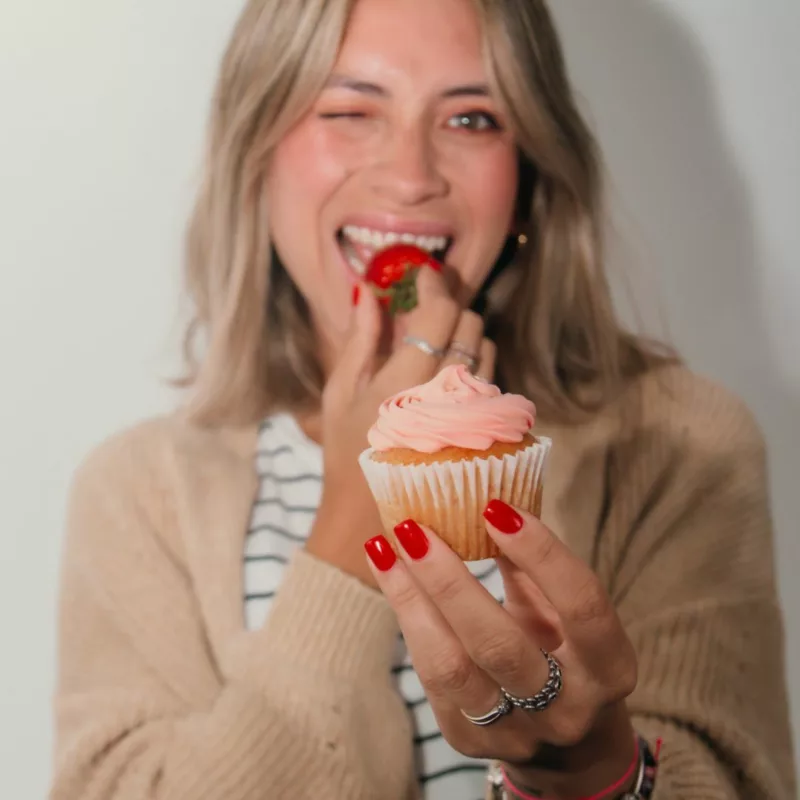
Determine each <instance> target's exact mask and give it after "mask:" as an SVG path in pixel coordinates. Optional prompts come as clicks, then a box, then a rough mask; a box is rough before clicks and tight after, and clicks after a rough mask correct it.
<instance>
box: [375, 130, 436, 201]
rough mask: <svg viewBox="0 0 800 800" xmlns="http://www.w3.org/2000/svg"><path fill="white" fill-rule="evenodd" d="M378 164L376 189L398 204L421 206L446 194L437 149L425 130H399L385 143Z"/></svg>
mask: <svg viewBox="0 0 800 800" xmlns="http://www.w3.org/2000/svg"><path fill="white" fill-rule="evenodd" d="M376 166H377V169H376V170H375V172H374V176H375V177H374V182H375V190H376V192H377V193H378V194H379V195H381V196H383V197H385V198H386V199H387V200H390V201H391V202H393V203H396V204H398V205H406V206H412V205H419V204H420V203H424V202H425V201H427V200H432V199H434V198H436V197H441V196H443V195H445V194H446V193H447V190H448V183H447V180H446V179H445V178H444V176H443V175H442V173H441V171H440V169H439V164H438V157H437V153H436V148H435V146H434V144H433V142H431V141H430V137H428V136H427V135H426V134H425V132H424V131H421V130H409V129H408V128H405V129H401V130H398V131H397V132H396V133H395V134H394V135H393V136H392V137H391V138H390V139H389V140H388V141H387V142H386V143H385V146H384V148H383V152H382V153H381V155H380V158H379V159H378V164H377V165H376Z"/></svg>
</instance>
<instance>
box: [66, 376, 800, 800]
mask: <svg viewBox="0 0 800 800" xmlns="http://www.w3.org/2000/svg"><path fill="white" fill-rule="evenodd" d="M537 430H538V431H539V432H540V433H542V434H545V435H549V436H552V438H553V439H554V448H553V453H552V459H551V463H550V467H549V473H548V478H547V488H546V492H545V503H544V509H543V518H544V521H545V522H546V523H547V524H548V525H549V526H550V527H551V528H552V529H553V530H554V531H555V532H556V533H557V534H558V535H559V536H560V537H561V538H562V539H563V540H564V541H565V542H567V543H568V544H569V545H570V547H571V548H572V549H573V550H574V551H575V552H576V553H577V554H578V555H579V556H580V557H582V558H584V559H585V560H586V561H587V562H588V563H589V564H591V565H592V566H593V568H594V569H595V570H596V572H597V573H598V575H599V576H600V578H601V579H602V581H603V583H604V585H605V586H606V587H607V589H608V591H609V594H610V595H611V597H612V599H613V600H614V603H615V605H616V607H617V609H618V611H619V614H620V616H621V618H622V620H623V623H624V624H625V626H626V629H627V630H628V633H629V635H630V637H631V639H632V641H633V643H634V645H635V647H636V650H637V653H638V657H639V684H638V687H637V689H636V691H635V693H634V694H633V695H632V697H631V698H630V701H629V707H630V709H631V712H632V714H633V715H634V720H635V724H636V726H637V728H638V729H639V730H640V732H641V733H642V734H644V735H645V736H647V737H648V738H649V739H650V740H654V739H655V738H657V737H662V738H663V739H664V747H663V751H662V764H661V769H660V772H659V778H658V784H657V789H656V793H655V798H656V800H678V799H681V800H683V799H684V798H685V800H722V798H725V799H726V800H728V798H742V799H743V800H744V799H745V798H746V800H789V799H790V798H794V797H795V796H796V795H795V783H794V770H793V764H792V756H791V752H792V750H791V736H790V732H789V722H788V708H787V700H786V693H785V676H784V654H783V633H782V622H781V615H780V611H779V608H778V605H777V601H776V590H775V584H774V574H773V551H772V534H771V528H770V519H769V510H768V498H767V490H766V479H765V458H764V448H763V442H762V438H761V436H760V434H759V431H758V429H757V427H756V426H755V424H754V423H753V420H752V418H751V416H750V415H749V413H748V412H747V410H746V409H745V408H744V407H743V406H742V404H741V403H740V402H739V401H737V400H736V399H735V398H733V397H732V396H731V395H730V394H729V393H727V392H726V391H724V390H723V389H721V388H719V387H717V386H716V385H714V384H712V383H710V382H707V381H705V380H702V379H699V378H697V377H696V376H693V375H692V374H690V373H689V372H687V371H685V370H683V369H681V368H677V367H675V368H672V367H671V368H668V369H663V370H660V371H658V372H655V373H652V374H650V375H648V376H647V377H645V378H642V379H640V380H638V381H637V382H635V383H634V384H632V385H631V386H630V387H629V389H628V391H627V392H626V393H625V394H624V396H622V397H621V398H620V399H619V401H618V402H617V403H616V404H615V405H614V406H613V407H610V408H609V409H608V410H607V411H606V412H605V413H603V414H601V415H598V416H597V417H596V418H595V419H593V420H592V421H591V422H589V423H586V424H584V425H580V426H571V427H560V426H548V425H546V424H544V423H542V424H539V425H537ZM255 445H256V429H255V427H253V428H252V429H236V430H234V429H214V430H203V429H200V428H197V427H195V426H193V425H192V424H190V423H188V422H186V421H184V420H182V419H181V418H180V417H178V416H175V417H170V418H167V419H160V420H155V421H151V422H147V423H144V424H142V425H140V426H137V427H136V428H134V429H132V430H130V431H127V432H125V433H123V434H120V435H118V436H116V437H114V438H113V439H111V440H109V441H108V442H106V443H105V444H104V445H102V446H101V447H100V448H98V449H97V450H96V451H95V452H94V453H93V454H92V455H91V456H90V457H89V458H88V459H87V461H86V462H85V463H84V465H83V466H82V468H81V469H80V470H79V471H78V473H77V476H76V479H75V482H74V487H73V491H72V494H71V501H70V508H69V515H68V535H67V540H66V544H65V550H64V559H63V577H62V589H61V602H60V623H59V630H60V634H59V678H58V686H57V692H56V698H55V711H56V727H57V731H56V753H55V778H54V783H53V788H52V792H51V798H52V800H134V798H135V799H136V800H197V798H204V799H207V800H267V798H281V800H283V799H284V798H286V800H291V799H292V798H301V799H302V800H305V798H309V800H310V798H319V797H330V798H347V799H348V800H349V799H350V798H365V799H366V798H368V799H370V800H407V798H410V797H413V796H414V794H415V791H416V789H415V780H414V768H413V763H412V731H411V725H410V721H409V719H408V716H407V712H406V709H405V707H404V705H403V703H402V701H401V699H400V697H399V695H398V694H397V693H396V691H395V690H394V688H393V686H392V684H391V681H390V665H391V661H392V655H393V650H394V646H395V640H396V637H397V626H396V622H395V620H394V615H393V613H392V611H391V609H390V608H389V606H388V605H387V604H386V602H385V601H384V600H383V598H382V597H381V596H380V595H379V594H377V593H376V592H373V591H372V590H370V589H368V588H366V587H364V586H363V585H361V584H360V583H358V581H356V580H355V579H353V578H351V577H349V576H347V575H344V574H343V573H341V572H339V571H338V570H336V569H334V568H333V567H330V566H328V565H326V564H324V563H321V562H319V561H317V560H315V559H314V558H312V557H311V556H309V555H307V554H305V553H304V552H302V551H301V552H300V553H298V554H297V555H296V556H295V558H294V560H293V561H292V563H291V564H290V565H289V567H288V568H287V572H286V575H285V577H284V580H283V582H282V584H281V587H280V591H279V592H278V595H277V597H276V598H275V601H274V604H273V606H272V609H271V612H270V614H269V617H268V619H267V622H266V623H265V625H264V627H263V628H261V629H259V630H257V631H254V632H247V631H245V629H244V625H243V619H242V602H241V598H242V572H241V553H242V547H243V541H244V536H245V534H246V531H247V526H248V516H249V513H250V509H251V506H252V503H253V500H254V496H255V492H256V488H257V487H256V476H255V473H254V469H253V455H254V448H255Z"/></svg>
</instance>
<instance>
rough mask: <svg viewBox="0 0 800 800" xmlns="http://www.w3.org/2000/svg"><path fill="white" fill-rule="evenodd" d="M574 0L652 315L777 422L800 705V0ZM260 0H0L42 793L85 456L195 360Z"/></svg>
mask: <svg viewBox="0 0 800 800" xmlns="http://www.w3.org/2000/svg"><path fill="white" fill-rule="evenodd" d="M554 5H555V6H556V12H557V17H558V19H559V22H560V23H561V25H562V29H563V33H564V37H565V41H566V44H567V50H568V56H569V59H570V63H571V65H572V68H573V73H574V78H575V81H576V84H577V85H578V87H579V89H580V91H581V94H582V95H583V97H584V107H585V108H586V109H587V111H588V112H589V113H590V116H591V118H592V120H593V122H594V124H595V126H596V129H597V130H598V132H599V134H600V137H601V140H602V142H603V144H604V147H605V150H606V155H607V160H608V164H609V169H610V172H611V174H612V176H613V184H612V199H613V205H614V210H615V218H616V221H617V229H618V232H619V236H618V237H617V240H616V241H617V244H615V252H616V255H617V258H616V261H617V262H619V263H626V264H633V265H635V266H634V267H633V272H634V276H633V285H634V289H635V290H636V294H637V295H638V297H639V303H640V307H641V308H642V309H644V316H645V321H646V322H647V323H648V324H647V327H648V328H650V329H654V330H656V331H657V332H658V331H663V330H664V326H663V325H662V320H666V322H667V328H666V329H667V330H668V332H669V333H670V334H671V336H672V338H673V340H674V341H675V342H676V343H677V344H678V345H679V346H680V347H681V348H682V350H683V351H684V353H685V354H686V356H687V357H688V358H689V360H690V362H691V363H692V364H694V365H695V366H696V367H697V368H699V369H701V370H703V371H705V372H707V373H709V374H711V375H713V376H716V377H718V378H720V379H721V380H723V381H724V382H725V383H727V384H728V385H729V386H731V387H732V388H733V389H735V390H736V391H737V392H739V393H740V394H741V395H743V396H744V397H745V398H746V399H747V400H748V402H749V403H750V404H751V406H752V407H753V409H754V410H755V412H756V414H757V416H758V418H759V420H760V421H761V424H762V426H763V427H764V430H765V432H766V434H767V437H768V440H769V444H770V448H771V450H770V452H771V466H772V485H773V489H774V507H775V516H776V521H777V528H778V539H779V555H780V574H781V579H782V591H783V596H784V601H785V605H786V608H787V616H788V623H787V624H788V628H789V635H790V639H789V656H790V665H791V672H792V676H793V677H792V683H793V686H794V711H795V714H794V719H795V721H796V724H797V723H800V677H798V676H800V588H798V583H797V581H796V580H794V573H795V572H796V571H797V570H798V568H800V544H798V537H797V531H798V526H797V523H796V518H797V517H798V515H800V492H798V491H796V489H795V486H794V483H795V479H796V476H797V475H798V474H800V423H799V422H798V411H799V410H800V366H799V365H798V359H797V356H796V353H797V350H798V346H799V345H800V267H798V265H797V254H798V253H800V234H798V227H799V226H798V224H797V221H796V215H797V209H798V200H800V193H799V192H798V188H797V187H798V184H800V156H799V155H798V147H797V141H798V132H799V130H798V129H799V128H800V126H799V125H798V122H799V121H800V120H799V119H798V116H799V115H800V97H798V84H800V49H798V48H797V46H796V41H795V39H796V35H797V32H798V31H800V5H798V4H797V3H795V2H793V0H770V2H769V3H764V2H760V1H759V0H662V2H656V0H603V2H597V0H554ZM238 6H239V4H238V3H235V2H231V3H219V2H213V0H115V2H113V3H108V2H101V1H100V0H79V2H71V3H64V2H63V0H39V2H36V3H31V2H27V0H4V1H3V2H2V3H0V102H2V105H0V278H2V283H0V287H1V288H0V364H1V365H2V372H0V426H2V428H1V430H2V435H1V437H0V536H1V537H2V538H1V539H0V652H2V656H1V657H0V774H2V784H3V796H4V797H9V798H11V797H13V798H15V800H28V799H29V798H30V799H31V800H33V799H34V798H42V797H43V796H44V794H45V791H46V786H47V783H48V780H49V772H50V767H49V760H50V748H51V731H50V710H49V703H50V694H51V690H52V680H53V675H54V621H55V593H56V586H57V575H58V561H59V548H60V541H61V534H62V518H63V510H64V500H65V495H66V489H67V485H68V481H69V476H70V473H71V471H72V469H73V468H74V466H75V464H76V463H77V461H78V460H79V459H80V457H81V456H82V455H83V454H84V453H85V452H86V450H87V449H88V448H89V447H90V446H91V445H92V444H93V443H95V442H97V441H98V440H99V439H100V438H102V437H104V436H106V435H107V434H109V433H110V432H112V431H113V430H115V429H117V428H119V427H120V426H121V425H123V424H125V423H127V422H130V421H133V420H135V419H137V418H139V417H141V416H145V415H148V414H151V413H153V412H156V411H158V410H160V409H164V408H167V407H168V405H169V403H170V397H171V396H170V393H169V391H168V390H167V389H165V388H164V386H163V385H162V384H161V383H160V378H161V377H163V376H168V375H169V374H170V373H171V370H173V369H174V367H175V365H176V363H177V360H176V357H175V352H176V347H177V341H178V336H177V331H178V328H179V326H178V324H177V315H176V310H177V308H178V280H177V273H178V262H179V257H180V245H181V235H182V224H183V221H184V219H185V216H186V213H187V210H188V205H189V202H190V198H191V195H192V188H193V185H194V180H195V169H196V166H197V163H198V161H199V151H200V146H201V141H202V132H203V124H204V119H205V113H206V104H207V100H208V94H209V90H210V86H211V81H212V77H213V74H214V70H215V66H216V63H217V59H218V57H219V55H220V52H221V49H222V47H223V45H224V42H225V39H226V37H227V33H228V31H229V29H230V26H231V24H232V22H233V18H234V16H235V15H236V13H237V10H238ZM620 243H624V245H623V244H620ZM620 285H622V284H620ZM625 297H627V294H625V295H624V297H623V299H625ZM797 727H798V729H799V730H800V725H797Z"/></svg>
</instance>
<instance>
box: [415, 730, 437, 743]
mask: <svg viewBox="0 0 800 800" xmlns="http://www.w3.org/2000/svg"><path fill="white" fill-rule="evenodd" d="M441 738H442V732H441V731H436V732H435V733H425V734H423V735H421V736H415V737H414V744H425V743H426V742H434V741H436V740H437V739H441Z"/></svg>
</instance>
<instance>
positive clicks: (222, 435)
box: [73, 413, 256, 487]
mask: <svg viewBox="0 0 800 800" xmlns="http://www.w3.org/2000/svg"><path fill="white" fill-rule="evenodd" d="M255 439H256V430H255V426H249V427H242V428H220V427H213V428H212V427H204V426H201V425H198V424H196V423H193V422H192V421H191V420H189V419H187V418H186V417H185V416H183V415H182V414H180V413H174V414H170V415H166V416H161V417H153V418H151V419H146V420H143V421H141V422H138V423H136V424H134V425H131V426H130V427H127V428H125V429H123V430H121V431H119V432H117V433H115V434H113V435H111V436H109V437H108V438H106V439H105V440H103V441H101V442H100V443H99V444H97V445H96V446H94V447H93V448H92V449H91V450H90V451H89V452H88V454H87V455H86V456H85V457H84V459H83V461H82V462H81V464H80V465H79V466H78V468H77V470H76V472H75V477H74V481H73V485H74V486H78V487H79V486H82V485H85V484H93V483H102V484H104V485H105V486H106V487H107V486H108V485H109V484H115V483H125V484H128V483H130V482H134V483H136V482H139V483H143V484H144V483H146V484H150V485H153V484H158V483H163V482H164V481H166V480H168V479H169V477H170V475H171V474H172V473H174V471H175V470H176V469H177V470H181V469H183V468H185V466H186V465H189V464H192V463H195V464H203V463H205V464H208V463H212V462H220V461H222V462H224V461H226V460H231V461H242V460H246V459H248V458H249V457H250V456H251V454H252V452H253V450H254V447H255Z"/></svg>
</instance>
